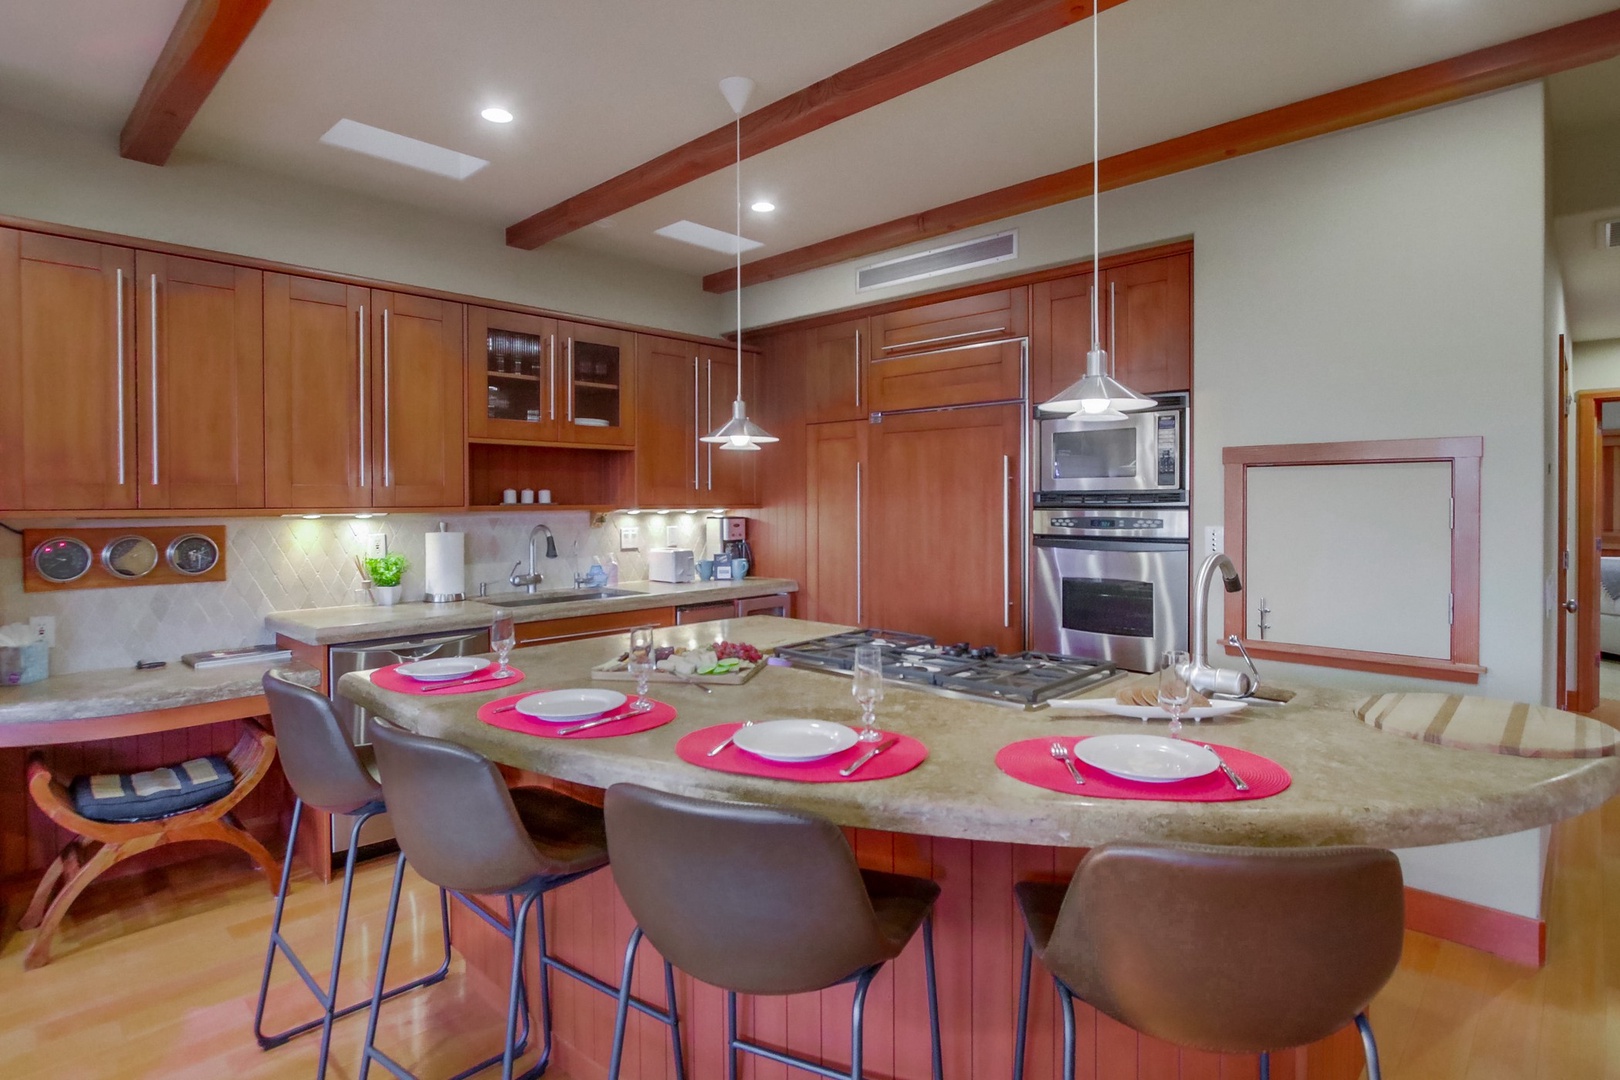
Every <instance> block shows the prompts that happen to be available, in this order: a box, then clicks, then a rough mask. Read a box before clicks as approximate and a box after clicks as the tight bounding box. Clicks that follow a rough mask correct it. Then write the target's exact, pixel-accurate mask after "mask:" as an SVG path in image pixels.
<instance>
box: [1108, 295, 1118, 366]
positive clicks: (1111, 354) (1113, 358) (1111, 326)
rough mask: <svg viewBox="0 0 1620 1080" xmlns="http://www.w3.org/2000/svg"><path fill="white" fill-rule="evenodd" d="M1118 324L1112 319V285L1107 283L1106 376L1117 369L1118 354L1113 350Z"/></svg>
mask: <svg viewBox="0 0 1620 1080" xmlns="http://www.w3.org/2000/svg"><path fill="white" fill-rule="evenodd" d="M1118 326H1119V323H1118V321H1117V320H1116V319H1115V318H1114V283H1113V282H1112V281H1110V282H1109V283H1108V374H1109V375H1113V374H1114V373H1115V370H1116V369H1117V368H1118V367H1119V353H1118V352H1117V351H1115V349H1114V332H1115V330H1116V329H1117V328H1118Z"/></svg>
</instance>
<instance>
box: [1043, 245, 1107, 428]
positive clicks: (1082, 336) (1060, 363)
mask: <svg viewBox="0 0 1620 1080" xmlns="http://www.w3.org/2000/svg"><path fill="white" fill-rule="evenodd" d="M1095 280H1096V279H1095V278H1094V277H1093V275H1091V274H1076V275H1074V276H1073V277H1066V278H1058V279H1057V280H1056V281H1042V282H1040V283H1038V284H1037V285H1035V287H1034V288H1033V289H1032V290H1031V291H1030V307H1031V309H1032V311H1031V318H1030V341H1029V398H1030V401H1032V402H1034V403H1035V404H1037V405H1038V404H1040V403H1041V402H1043V401H1048V400H1050V399H1051V398H1052V397H1054V396H1055V395H1056V394H1058V393H1059V392H1060V391H1062V390H1064V389H1067V388H1068V387H1069V386H1071V385H1073V384H1074V383H1075V382H1076V381H1077V380H1078V379H1080V377H1081V376H1083V375H1085V373H1086V353H1087V351H1089V350H1090V348H1091V286H1092V283H1093V281H1095ZM1098 315H1099V318H1098V322H1099V323H1102V322H1103V319H1105V318H1106V313H1105V312H1103V311H1102V310H1101V309H1100V308H1099V311H1098ZM1099 333H1100V334H1101V335H1102V336H1103V341H1104V342H1105V343H1106V341H1107V331H1106V330H1105V329H1102V328H1101V327H1099Z"/></svg>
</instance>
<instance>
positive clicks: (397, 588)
mask: <svg viewBox="0 0 1620 1080" xmlns="http://www.w3.org/2000/svg"><path fill="white" fill-rule="evenodd" d="M404 591H405V586H403V585H373V586H372V587H371V599H372V600H374V601H376V602H377V603H378V604H380V605H381V606H383V607H393V606H394V605H395V604H397V603H399V594H400V593H402V592H404Z"/></svg>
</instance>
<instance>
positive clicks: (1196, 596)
mask: <svg viewBox="0 0 1620 1080" xmlns="http://www.w3.org/2000/svg"><path fill="white" fill-rule="evenodd" d="M1216 570H1219V571H1220V572H1221V578H1222V580H1223V581H1224V582H1225V585H1226V591H1227V592H1234V593H1235V592H1241V591H1242V590H1243V579H1242V578H1240V577H1239V576H1238V572H1237V567H1236V566H1234V565H1232V560H1231V559H1228V558H1227V557H1226V555H1225V554H1224V553H1222V552H1218V551H1217V552H1216V553H1215V554H1213V555H1211V556H1210V557H1209V558H1207V559H1205V560H1204V565H1202V566H1200V567H1199V568H1198V582H1197V584H1196V585H1194V586H1193V598H1192V599H1193V609H1192V648H1191V650H1190V652H1191V654H1192V655H1191V659H1190V660H1189V662H1188V664H1187V683H1188V685H1190V686H1191V687H1192V688H1193V689H1194V690H1197V691H1198V692H1200V693H1206V694H1208V693H1214V694H1225V695H1228V696H1230V697H1245V696H1247V695H1248V694H1251V693H1253V692H1254V691H1255V689H1256V688H1257V687H1258V686H1259V685H1260V680H1259V678H1258V677H1257V676H1255V675H1252V674H1251V673H1250V672H1244V671H1232V670H1230V669H1228V668H1218V667H1212V666H1211V665H1210V662H1209V586H1210V583H1211V582H1212V581H1213V580H1214V577H1215V571H1216ZM1245 659H1247V654H1246V653H1245ZM1250 668H1251V671H1252V669H1253V665H1252V664H1251V665H1250Z"/></svg>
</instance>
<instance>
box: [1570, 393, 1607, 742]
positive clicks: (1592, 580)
mask: <svg viewBox="0 0 1620 1080" xmlns="http://www.w3.org/2000/svg"><path fill="white" fill-rule="evenodd" d="M1574 405H1575V407H1574V410H1573V416H1572V417H1571V419H1572V420H1573V421H1574V424H1575V476H1574V480H1575V483H1574V492H1575V515H1574V517H1575V538H1574V539H1575V542H1574V544H1573V545H1571V549H1572V550H1573V552H1574V563H1575V565H1574V567H1573V568H1572V569H1573V570H1574V588H1573V590H1569V591H1565V592H1564V594H1563V595H1564V596H1565V597H1566V598H1567V599H1566V602H1565V609H1566V611H1571V612H1572V613H1573V614H1574V616H1575V618H1574V624H1575V635H1574V636H1575V642H1574V648H1573V649H1572V650H1571V655H1572V657H1573V662H1572V665H1571V666H1572V667H1573V669H1574V670H1573V678H1572V679H1570V680H1569V690H1568V695H1567V702H1566V705H1565V707H1566V708H1568V709H1570V710H1572V711H1574V712H1593V711H1594V710H1603V709H1607V710H1609V711H1611V712H1612V714H1613V715H1612V716H1610V717H1602V719H1606V720H1610V721H1611V722H1620V387H1616V388H1611V389H1606V390H1582V391H1580V392H1579V393H1577V394H1576V395H1575V399H1574Z"/></svg>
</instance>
